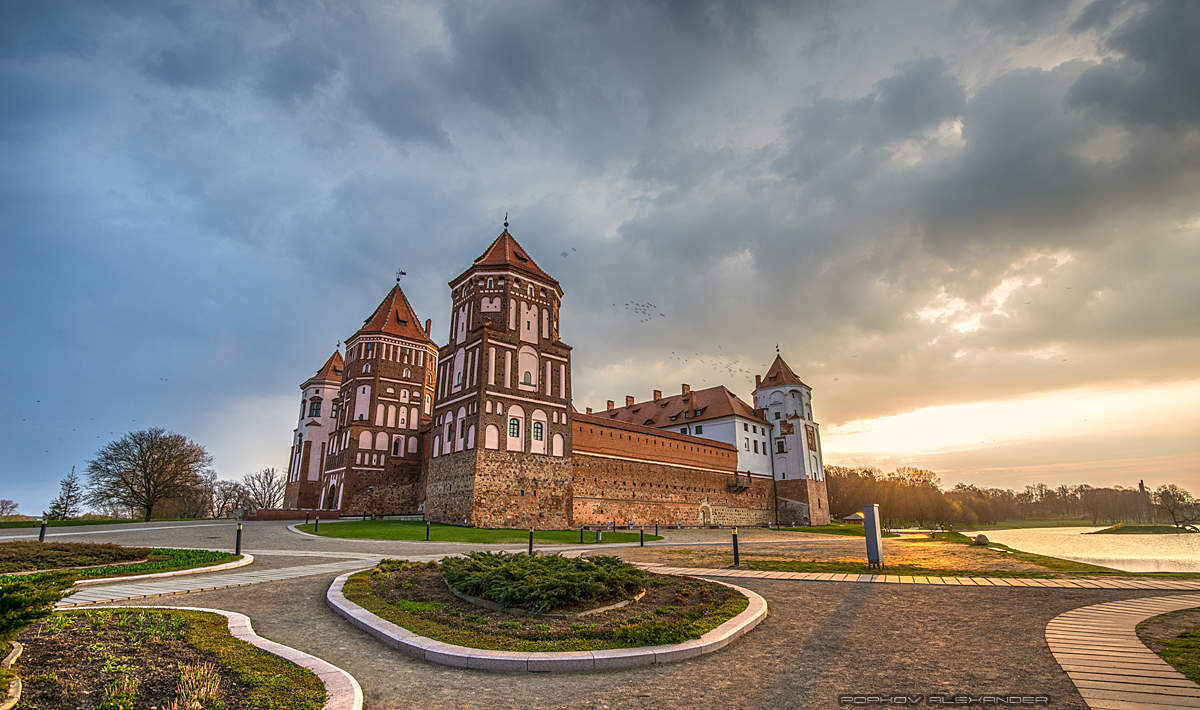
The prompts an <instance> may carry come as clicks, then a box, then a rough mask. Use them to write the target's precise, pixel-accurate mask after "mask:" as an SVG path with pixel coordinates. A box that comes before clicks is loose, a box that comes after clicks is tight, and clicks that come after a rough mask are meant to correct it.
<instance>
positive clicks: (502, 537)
mask: <svg viewBox="0 0 1200 710" xmlns="http://www.w3.org/2000/svg"><path fill="white" fill-rule="evenodd" d="M316 527H317V526H316V525H314V524H309V525H297V526H296V529H297V530H303V531H304V532H307V533H315V534H317V535H321V536H323V537H348V538H360V539H367V540H424V539H425V523H423V522H421V521H419V520H356V521H352V522H342V523H322V524H321V526H320V529H319V530H316ZM603 538H604V539H603V540H601V542H603V543H609V542H637V541H638V532H637V531H633V532H613V531H611V530H606V531H605V532H604V534H603ZM429 539H430V541H432V542H493V543H525V542H529V531H528V530H514V529H504V528H500V529H489V528H468V527H463V526H461V525H445V524H443V523H431V524H430V525H429ZM661 539H662V538H661V537H659V536H657V535H651V534H649V533H646V541H647V542H650V541H652V540H661ZM533 541H534V542H535V543H538V544H543V545H546V544H551V545H553V544H562V545H565V544H570V543H575V544H579V531H578V530H535V531H534V532H533ZM583 541H584V542H585V543H589V544H595V542H596V533H595V532H592V531H590V530H589V531H586V532H584V534H583Z"/></svg>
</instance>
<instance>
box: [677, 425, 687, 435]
mask: <svg viewBox="0 0 1200 710" xmlns="http://www.w3.org/2000/svg"><path fill="white" fill-rule="evenodd" d="M679 433H680V434H686V433H687V427H685V426H682V427H679Z"/></svg>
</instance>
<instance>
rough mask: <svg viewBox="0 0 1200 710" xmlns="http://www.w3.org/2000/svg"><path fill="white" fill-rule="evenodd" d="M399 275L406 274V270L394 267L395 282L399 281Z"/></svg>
mask: <svg viewBox="0 0 1200 710" xmlns="http://www.w3.org/2000/svg"><path fill="white" fill-rule="evenodd" d="M401 276H408V272H406V271H404V270H402V269H396V283H400V277H401Z"/></svg>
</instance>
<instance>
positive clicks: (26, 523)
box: [0, 518, 217, 529]
mask: <svg viewBox="0 0 1200 710" xmlns="http://www.w3.org/2000/svg"><path fill="white" fill-rule="evenodd" d="M184 520H217V518H155V519H154V520H151V521H150V522H152V523H169V522H179V521H184ZM144 522H146V521H144V520H128V519H125V518H105V519H103V520H99V519H98V520H90V519H89V520H47V521H46V527H47V528H73V527H76V526H79V525H119V524H121V523H144ZM41 525H42V524H41V523H39V522H38V521H37V520H0V529H4V528H39V527H41Z"/></svg>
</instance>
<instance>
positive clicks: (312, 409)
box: [308, 397, 321, 417]
mask: <svg viewBox="0 0 1200 710" xmlns="http://www.w3.org/2000/svg"><path fill="white" fill-rule="evenodd" d="M308 416H310V417H319V416H321V398H320V397H313V398H312V399H310V400H309V401H308Z"/></svg>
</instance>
